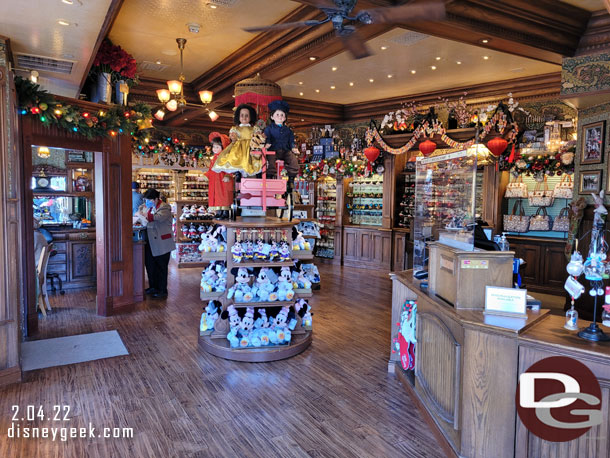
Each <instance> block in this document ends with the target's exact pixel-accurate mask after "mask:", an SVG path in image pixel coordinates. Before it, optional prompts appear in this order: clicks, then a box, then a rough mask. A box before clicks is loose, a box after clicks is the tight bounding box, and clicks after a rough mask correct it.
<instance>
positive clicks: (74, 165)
mask: <svg viewBox="0 0 610 458" xmlns="http://www.w3.org/2000/svg"><path fill="white" fill-rule="evenodd" d="M66 167H67V168H69V169H93V168H95V164H94V163H93V162H66Z"/></svg>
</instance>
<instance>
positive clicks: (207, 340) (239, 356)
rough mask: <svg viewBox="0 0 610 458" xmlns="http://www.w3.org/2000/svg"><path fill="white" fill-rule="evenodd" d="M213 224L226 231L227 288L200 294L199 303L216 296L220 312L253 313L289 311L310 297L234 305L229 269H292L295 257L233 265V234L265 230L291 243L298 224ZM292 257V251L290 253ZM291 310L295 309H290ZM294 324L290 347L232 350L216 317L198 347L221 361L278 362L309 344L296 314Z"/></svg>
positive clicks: (267, 220) (225, 326) (225, 325)
mask: <svg viewBox="0 0 610 458" xmlns="http://www.w3.org/2000/svg"><path fill="white" fill-rule="evenodd" d="M213 222H214V223H215V224H223V225H224V226H225V227H226V228H227V247H229V249H228V250H227V252H226V253H225V260H226V266H227V285H226V291H225V292H223V293H206V294H204V293H202V294H201V295H202V300H209V298H208V295H216V296H215V297H214V299H216V300H218V301H220V302H221V304H222V310H223V311H225V310H227V307H228V306H229V305H233V306H234V307H235V308H236V309H245V308H247V307H253V308H254V309H255V311H256V310H258V309H259V308H269V307H282V306H289V307H290V308H291V309H292V306H293V305H294V303H295V301H296V300H298V299H299V298H305V297H310V296H311V294H307V295H300V294H298V293H297V292H296V291H295V295H294V298H293V299H292V300H290V301H274V302H234V300H233V299H229V298H227V294H228V291H229V289H230V288H231V287H232V286H233V285H234V283H235V277H234V275H232V274H231V269H233V268H234V267H282V266H293V265H294V259H295V258H294V256H291V259H290V260H289V261H281V262H280V261H277V262H273V261H256V262H253V261H246V260H243V261H242V262H239V263H235V262H233V256H232V254H231V251H230V247H232V246H233V244H234V243H235V240H236V231H237V230H241V231H252V230H256V231H258V230H268V231H271V232H273V231H277V232H278V233H281V232H282V231H284V232H285V234H286V236H287V239H288V242H289V243H290V244H292V227H293V226H294V225H296V224H298V223H299V221H298V220H292V221H286V220H281V219H279V218H272V217H244V218H237V220H236V221H224V220H214V221H213ZM292 253H293V254H294V252H292ZM293 311H294V309H293ZM296 320H297V324H296V327H295V329H294V330H293V331H292V332H291V334H292V337H291V341H290V343H289V344H281V345H280V344H278V345H268V346H264V347H244V348H231V346H230V344H229V341H228V340H227V334H228V332H229V320H228V319H222V317H220V318H218V319H217V320H216V322H215V324H214V330H213V331H205V332H203V333H201V335H200V336H199V345H200V346H201V347H202V348H203V349H204V350H205V351H207V352H208V353H211V354H213V355H215V356H219V357H221V358H225V359H230V360H233V361H244V362H266V361H276V360H279V359H285V358H290V357H291V356H294V355H297V354H299V353H301V352H302V351H303V350H305V349H306V348H307V347H308V346H309V345H310V344H311V341H312V330H311V328H306V327H303V326H302V321H301V318H300V317H299V315H296Z"/></svg>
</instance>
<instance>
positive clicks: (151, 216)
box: [138, 189, 176, 299]
mask: <svg viewBox="0 0 610 458" xmlns="http://www.w3.org/2000/svg"><path fill="white" fill-rule="evenodd" d="M160 196H161V195H160V193H159V191H157V190H156V189H148V190H147V191H146V192H145V193H144V196H143V197H144V201H145V204H146V207H145V208H143V209H142V211H140V212H139V213H138V217H139V218H140V220H141V221H142V224H145V225H146V235H147V238H148V241H147V243H146V248H145V256H144V264H145V266H146V273H147V274H148V288H147V289H146V294H152V297H154V298H157V299H165V298H166V297H167V269H168V265H169V257H170V253H171V252H172V251H173V250H175V249H176V243H175V241H174V235H173V233H172V219H173V218H172V210H171V207H170V206H169V204H167V203H165V202H163V201H162V200H161V199H160Z"/></svg>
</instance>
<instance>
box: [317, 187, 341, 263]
mask: <svg viewBox="0 0 610 458" xmlns="http://www.w3.org/2000/svg"><path fill="white" fill-rule="evenodd" d="M316 218H317V220H318V223H319V224H320V240H319V241H318V243H317V244H316V251H315V255H316V256H320V257H323V258H333V257H334V256H335V222H336V218H337V181H336V180H335V179H334V178H331V177H326V178H321V179H320V180H319V181H318V183H317V203H316Z"/></svg>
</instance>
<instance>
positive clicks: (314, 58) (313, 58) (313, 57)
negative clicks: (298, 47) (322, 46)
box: [309, 56, 317, 62]
mask: <svg viewBox="0 0 610 458" xmlns="http://www.w3.org/2000/svg"><path fill="white" fill-rule="evenodd" d="M316 59H317V57H316V56H309V60H310V61H312V62H313V61H314V60H316Z"/></svg>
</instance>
